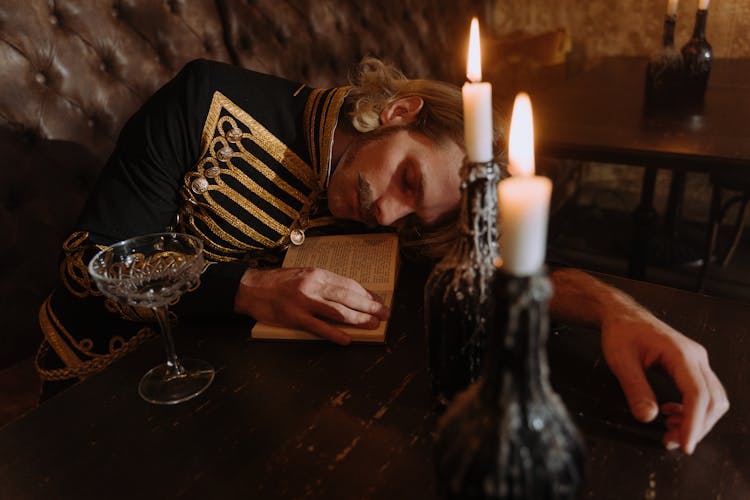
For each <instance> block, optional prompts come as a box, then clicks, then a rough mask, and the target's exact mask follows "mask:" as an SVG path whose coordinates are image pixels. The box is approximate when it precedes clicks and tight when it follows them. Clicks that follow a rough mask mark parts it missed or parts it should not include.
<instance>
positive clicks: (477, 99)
mask: <svg viewBox="0 0 750 500" xmlns="http://www.w3.org/2000/svg"><path fill="white" fill-rule="evenodd" d="M466 78H467V80H468V82H466V83H465V84H464V86H463V88H462V89H461V93H462V95H463V104H464V140H465V141H466V156H467V157H468V159H469V161H471V162H487V161H491V160H492V159H493V154H492V138H493V131H492V85H491V84H489V83H487V82H482V56H481V52H480V47H479V21H478V20H477V18H476V17H475V18H473V19H472V20H471V30H470V35H469V59H468V62H467V64H466Z"/></svg>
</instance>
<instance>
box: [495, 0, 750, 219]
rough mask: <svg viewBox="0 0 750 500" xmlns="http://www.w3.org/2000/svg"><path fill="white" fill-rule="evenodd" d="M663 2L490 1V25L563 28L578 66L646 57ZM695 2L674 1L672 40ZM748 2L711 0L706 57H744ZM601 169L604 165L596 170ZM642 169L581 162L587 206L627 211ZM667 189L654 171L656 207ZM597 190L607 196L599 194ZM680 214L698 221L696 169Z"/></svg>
mask: <svg viewBox="0 0 750 500" xmlns="http://www.w3.org/2000/svg"><path fill="white" fill-rule="evenodd" d="M666 5H667V0H620V1H617V0H587V1H585V2H584V1H580V0H494V2H493V6H492V7H491V13H492V29H493V30H494V31H495V32H496V33H499V34H503V33H510V32H513V31H517V30H524V31H527V32H529V33H541V32H544V31H547V30H551V29H557V28H564V29H565V30H566V31H567V33H568V35H569V36H570V37H571V39H572V43H573V50H574V52H575V53H576V54H577V55H578V56H582V57H583V58H584V61H585V63H584V64H585V65H591V64H593V63H595V62H596V61H597V60H598V59H600V58H601V57H604V56H610V55H648V54H650V53H652V52H653V51H655V50H657V49H658V47H659V45H660V43H661V33H662V26H663V22H664V13H665V11H666ZM697 6H698V1H697V0H682V1H681V2H680V3H679V5H678V10H677V31H676V33H675V45H676V46H677V47H678V48H679V47H681V46H682V45H683V44H684V43H685V42H686V41H687V40H688V39H689V38H690V34H691V33H692V30H693V25H694V22H695V11H696V9H697ZM748 27H750V1H749V0H712V1H711V2H710V5H709V14H708V25H707V28H706V37H707V39H708V40H709V42H710V43H711V45H712V46H713V49H714V56H715V57H721V58H735V57H750V29H748ZM603 167H604V168H603ZM641 174H642V171H641V170H640V169H634V168H631V167H617V166H612V165H608V166H602V165H600V164H590V165H587V166H586V167H585V170H584V176H583V182H584V187H589V188H591V187H594V188H596V189H597V190H598V193H599V195H597V194H596V193H594V195H593V198H588V199H594V200H595V203H596V204H598V205H600V206H606V207H608V208H623V209H631V208H632V207H633V206H634V204H635V203H636V202H637V199H638V187H639V185H640V179H641ZM668 186H669V178H668V174H667V173H666V172H664V171H662V172H660V174H659V179H658V183H657V193H656V203H657V208H658V209H663V207H664V204H665V202H666V194H667V191H668ZM602 193H609V195H605V196H601V194H602ZM685 196H686V199H685V206H684V211H683V212H684V215H685V217H686V218H689V219H705V217H706V216H707V213H708V200H709V197H710V187H709V180H708V177H707V176H706V175H703V174H690V175H689V176H688V178H687V187H686V193H685Z"/></svg>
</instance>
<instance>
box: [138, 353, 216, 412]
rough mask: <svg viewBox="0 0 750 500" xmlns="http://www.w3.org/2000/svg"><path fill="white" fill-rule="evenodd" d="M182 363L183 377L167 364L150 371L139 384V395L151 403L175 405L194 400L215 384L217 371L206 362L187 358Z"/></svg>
mask: <svg viewBox="0 0 750 500" xmlns="http://www.w3.org/2000/svg"><path fill="white" fill-rule="evenodd" d="M180 363H182V367H183V368H184V369H185V372H184V373H183V374H181V375H178V374H176V373H175V370H174V368H172V367H169V366H167V364H166V363H164V364H161V365H159V366H157V367H156V368H152V369H151V370H149V372H148V373H146V374H145V375H144V376H143V378H141V382H140V383H139V384H138V394H140V395H141V397H142V398H143V399H145V400H146V401H148V402H149V403H154V404H157V405H173V404H177V403H182V402H183V401H187V400H189V399H192V398H194V397H195V396H197V395H198V394H200V393H202V392H203V391H205V390H206V389H207V388H208V386H209V385H211V382H213V380H214V376H215V375H216V371H215V370H214V368H213V366H211V365H210V364H209V363H207V362H206V361H202V360H200V359H191V358H185V359H181V360H180Z"/></svg>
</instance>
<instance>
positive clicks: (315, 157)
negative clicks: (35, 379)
mask: <svg viewBox="0 0 750 500" xmlns="http://www.w3.org/2000/svg"><path fill="white" fill-rule="evenodd" d="M346 91H347V89H346V88H345V87H342V88H334V89H312V88H309V87H307V86H305V85H300V84H298V83H295V82H291V81H288V80H284V79H281V78H277V77H274V76H270V75H264V74H260V73H256V72H253V71H249V70H245V69H242V68H238V67H234V66H230V65H227V64H223V63H217V62H211V61H205V60H198V61H193V62H191V63H189V64H188V65H186V66H185V68H184V69H183V70H182V71H181V72H180V73H179V74H178V75H177V76H176V77H175V78H174V79H173V80H171V81H170V82H169V83H167V84H166V85H165V86H164V87H163V88H161V89H160V90H159V91H158V92H157V93H156V94H154V95H153V96H152V97H151V98H150V99H149V100H148V101H147V102H146V103H145V104H144V106H143V107H142V108H141V109H140V110H139V111H138V112H137V113H136V114H135V115H134V116H133V117H132V118H131V119H130V120H129V121H128V122H127V123H126V124H125V126H124V128H123V130H122V132H121V134H120V137H119V139H118V143H117V146H116V147H115V150H114V152H113V154H112V156H111V157H110V159H109V161H108V162H107V164H106V166H105V167H104V169H103V170H102V173H101V175H100V177H99V179H98V180H97V183H96V185H95V187H94V190H93V192H92V195H91V197H90V198H89V200H88V201H87V203H86V205H85V207H84V210H83V212H82V214H81V216H80V219H79V221H78V223H77V226H76V229H75V231H73V232H72V234H71V235H70V236H69V237H68V239H67V240H66V241H65V242H64V244H63V249H62V254H61V262H60V284H59V286H58V287H57V288H56V289H55V290H54V291H53V292H52V294H51V295H50V296H49V297H48V299H47V300H46V301H45V303H44V304H43V305H42V307H41V309H40V313H39V321H40V326H41V328H42V331H43V333H44V341H43V344H42V346H41V348H40V352H39V355H38V356H37V366H38V369H39V371H40V374H41V376H42V378H43V379H44V380H65V379H69V378H82V377H85V376H87V375H88V374H90V373H93V372H95V371H98V370H99V369H101V368H103V367H104V366H107V365H108V364H109V363H111V362H112V361H114V360H115V359H117V358H119V357H121V356H123V355H124V354H126V353H127V352H130V351H131V350H133V349H134V348H135V347H136V346H137V345H138V344H139V343H140V342H142V341H143V340H144V339H146V338H147V337H149V336H150V335H152V334H153V331H154V329H155V324H154V323H153V318H152V313H151V311H150V310H147V309H140V308H133V307H130V306H125V305H122V304H119V303H116V302H114V301H112V300H110V299H106V298H105V297H103V296H102V295H101V293H100V292H99V291H98V290H97V288H96V285H95V284H94V283H93V282H92V279H91V277H90V276H89V274H88V272H87V265H88V262H89V260H90V259H91V257H92V256H93V255H94V254H95V253H96V252H97V251H98V250H99V249H101V248H104V247H106V246H107V245H110V244H112V243H114V242H117V241H120V240H123V239H126V238H129V237H132V236H137V235H142V234H148V233H155V232H161V231H165V230H177V231H180V232H186V233H189V234H193V235H196V236H198V237H200V238H201V239H202V240H203V243H204V256H205V258H206V260H207V262H209V264H208V266H207V268H206V269H205V271H204V272H203V274H202V276H201V283H200V284H199V286H198V287H197V289H196V290H194V291H192V292H190V293H187V294H186V295H184V296H183V297H182V298H181V299H180V300H179V302H178V303H176V304H174V305H173V306H172V307H171V314H172V315H173V319H174V318H175V317H204V318H216V317H227V316H231V315H233V312H232V309H233V305H234V295H235V292H236V290H237V286H238V284H239V280H240V278H241V276H242V274H243V273H244V271H245V270H246V269H247V267H248V266H259V265H263V263H266V262H274V261H275V260H277V258H278V257H279V256H280V255H281V254H282V253H283V250H284V249H286V248H287V246H288V245H289V240H290V234H291V232H292V231H293V230H295V229H304V230H306V231H310V230H313V231H314V230H315V228H320V227H324V226H326V225H329V224H331V223H332V222H333V221H332V218H331V217H330V214H329V213H328V212H327V209H326V207H325V198H324V194H325V188H326V186H327V183H328V176H329V174H330V157H331V147H332V144H333V132H334V129H335V126H336V123H337V118H338V114H339V111H340V108H341V106H342V103H343V100H344V97H345V94H346Z"/></svg>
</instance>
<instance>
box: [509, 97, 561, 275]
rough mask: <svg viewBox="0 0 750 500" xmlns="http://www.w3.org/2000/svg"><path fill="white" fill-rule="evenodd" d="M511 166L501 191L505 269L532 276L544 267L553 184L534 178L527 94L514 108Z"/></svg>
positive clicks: (511, 127)
mask: <svg viewBox="0 0 750 500" xmlns="http://www.w3.org/2000/svg"><path fill="white" fill-rule="evenodd" d="M508 163H509V165H508V170H509V172H510V173H511V174H512V176H511V177H508V178H506V179H503V180H502V181H500V183H499V184H498V188H497V189H498V212H499V216H500V255H502V269H503V270H504V271H505V272H507V273H509V274H513V275H516V276H530V275H533V274H536V273H538V272H539V271H540V270H541V268H542V266H543V265H544V257H545V253H546V247H547V220H548V218H549V201H550V195H551V193H552V182H551V181H550V180H549V179H548V178H546V177H541V176H536V175H534V120H533V115H532V111H531V100H530V99H529V96H528V94H525V93H520V94H518V95H517V96H516V100H515V102H514V104H513V115H512V117H511V122H510V134H509V141H508Z"/></svg>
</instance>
